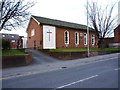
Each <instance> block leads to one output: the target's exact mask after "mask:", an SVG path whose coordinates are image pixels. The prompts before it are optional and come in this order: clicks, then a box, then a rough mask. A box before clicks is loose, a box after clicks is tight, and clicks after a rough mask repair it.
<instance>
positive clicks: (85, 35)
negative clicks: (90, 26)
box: [84, 33, 87, 45]
mask: <svg viewBox="0 0 120 90" xmlns="http://www.w3.org/2000/svg"><path fill="white" fill-rule="evenodd" d="M85 39H86V42H85ZM84 45H87V34H86V33H84Z"/></svg>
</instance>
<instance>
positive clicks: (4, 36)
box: [0, 33, 19, 40]
mask: <svg viewBox="0 0 120 90" xmlns="http://www.w3.org/2000/svg"><path fill="white" fill-rule="evenodd" d="M0 35H1V36H2V39H6V40H8V39H9V40H17V39H19V35H17V34H7V33H0Z"/></svg>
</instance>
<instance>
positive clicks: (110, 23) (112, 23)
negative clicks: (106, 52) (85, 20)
mask: <svg viewBox="0 0 120 90" xmlns="http://www.w3.org/2000/svg"><path fill="white" fill-rule="evenodd" d="M109 6H110V5H107V6H106V7H105V8H104V9H103V7H104V6H103V7H102V6H101V5H98V3H97V2H88V17H89V24H90V26H92V27H93V28H94V30H95V31H96V33H97V37H98V39H99V42H98V45H99V46H101V44H103V43H102V42H103V41H104V38H105V37H109V36H110V35H111V34H112V33H113V31H114V28H115V27H116V25H117V22H116V20H117V18H116V17H113V16H112V15H113V9H114V7H115V4H113V5H112V6H111V7H109ZM116 16H117V15H116Z"/></svg>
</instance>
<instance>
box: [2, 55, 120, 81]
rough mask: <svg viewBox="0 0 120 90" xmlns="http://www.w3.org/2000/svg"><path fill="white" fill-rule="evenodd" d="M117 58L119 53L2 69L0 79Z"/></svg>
mask: <svg viewBox="0 0 120 90" xmlns="http://www.w3.org/2000/svg"><path fill="white" fill-rule="evenodd" d="M118 56H120V53H114V54H108V55H100V56H94V57H90V58H83V59H76V60H70V61H61V62H60V61H55V62H52V63H44V64H37V65H28V66H23V67H16V68H7V69H3V71H2V77H0V79H7V78H14V77H21V76H27V75H31V74H37V73H43V72H49V71H53V70H59V69H62V68H70V67H75V66H79V65H85V64H88V63H93V62H98V61H103V60H110V59H113V58H118ZM51 60H52V59H51ZM54 60H55V59H53V61H54Z"/></svg>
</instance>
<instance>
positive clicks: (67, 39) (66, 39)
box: [64, 31, 69, 44]
mask: <svg viewBox="0 0 120 90" xmlns="http://www.w3.org/2000/svg"><path fill="white" fill-rule="evenodd" d="M64 41H65V44H69V32H68V31H65V32H64Z"/></svg>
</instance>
